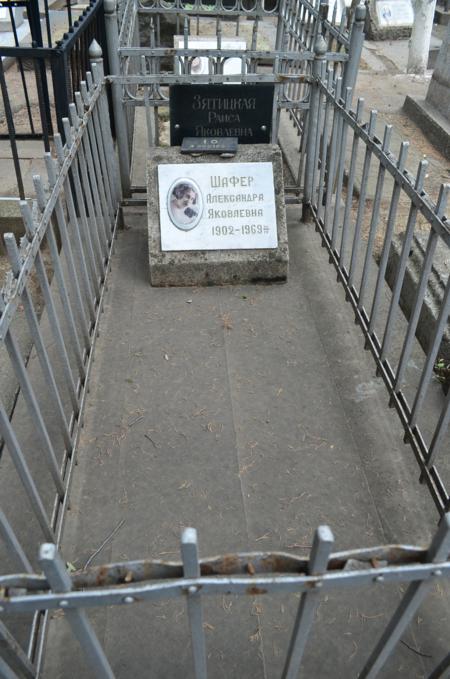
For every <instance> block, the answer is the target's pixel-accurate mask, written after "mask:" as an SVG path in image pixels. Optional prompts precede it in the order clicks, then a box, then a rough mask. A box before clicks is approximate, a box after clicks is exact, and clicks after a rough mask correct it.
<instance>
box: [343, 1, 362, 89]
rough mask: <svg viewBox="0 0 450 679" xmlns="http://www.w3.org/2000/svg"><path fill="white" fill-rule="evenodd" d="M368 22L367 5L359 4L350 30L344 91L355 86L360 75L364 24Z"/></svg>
mask: <svg viewBox="0 0 450 679" xmlns="http://www.w3.org/2000/svg"><path fill="white" fill-rule="evenodd" d="M365 22H366V6H365V5H357V6H356V9H355V15H354V17H353V23H352V30H351V32H350V47H349V49H348V61H347V63H346V64H345V66H344V75H343V78H342V87H343V89H342V91H343V92H345V90H346V88H347V87H351V88H352V91H353V90H354V88H355V84H356V78H357V77H358V69H359V63H360V61H361V52H362V48H363V45H364V24H365Z"/></svg>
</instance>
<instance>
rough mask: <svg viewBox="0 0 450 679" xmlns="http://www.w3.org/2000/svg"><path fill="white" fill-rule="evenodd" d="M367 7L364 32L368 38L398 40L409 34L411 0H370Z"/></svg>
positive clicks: (407, 36)
mask: <svg viewBox="0 0 450 679" xmlns="http://www.w3.org/2000/svg"><path fill="white" fill-rule="evenodd" d="M367 8H368V12H367V13H366V25H365V33H366V37H367V38H368V39H369V40H398V39H400V38H409V36H410V35H411V30H412V25H413V22H414V10H413V6H412V3H411V0H370V1H369V3H368V4H367Z"/></svg>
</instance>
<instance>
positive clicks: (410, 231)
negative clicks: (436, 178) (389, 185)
mask: <svg viewBox="0 0 450 679" xmlns="http://www.w3.org/2000/svg"><path fill="white" fill-rule="evenodd" d="M427 167H428V162H427V161H426V160H421V161H420V163H419V167H418V170H417V175H416V182H415V185H414V188H415V189H416V191H417V192H418V193H420V192H421V191H422V188H423V182H424V180H425V173H426V170H427ZM417 212H418V207H417V206H416V205H414V204H413V203H411V207H410V210H409V215H408V222H407V225H406V231H405V236H404V240H403V247H402V253H401V256H400V261H399V263H398V267H397V273H396V276H395V283H394V288H393V291H392V297H391V303H390V305H389V312H388V318H387V321H386V327H385V331H384V337H383V344H382V345H381V360H382V361H383V360H384V359H385V356H386V353H387V351H388V348H389V346H390V341H391V336H392V332H393V328H394V323H395V319H396V317H397V313H398V308H399V301H400V292H401V289H402V285H403V278H404V276H405V270H406V265H407V263H408V257H409V250H410V247H411V241H412V238H413V235H414V227H415V225H416V218H417Z"/></svg>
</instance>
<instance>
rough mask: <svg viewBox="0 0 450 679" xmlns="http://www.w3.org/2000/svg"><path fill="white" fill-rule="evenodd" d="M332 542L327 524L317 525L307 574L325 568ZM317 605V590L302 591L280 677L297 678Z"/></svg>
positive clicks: (321, 570) (321, 571) (285, 678)
mask: <svg viewBox="0 0 450 679" xmlns="http://www.w3.org/2000/svg"><path fill="white" fill-rule="evenodd" d="M333 544H334V537H333V533H332V532H331V530H330V529H329V528H328V526H319V527H318V528H317V530H316V532H315V534H314V541H313V546H312V549H311V556H310V559H309V566H308V574H309V575H322V573H324V572H325V571H326V570H327V564H328V559H329V556H330V553H331V549H332V547H333ZM318 605H319V596H318V592H317V591H316V592H314V591H311V592H308V593H303V594H302V596H301V599H300V604H299V607H298V611H297V616H296V619H295V622H294V629H293V632H292V636H291V640H290V643H289V649H288V652H287V656H286V664H285V666H284V670H283V674H282V679H297V678H298V675H299V672H300V665H301V662H302V658H303V653H304V650H305V646H306V642H307V640H308V635H309V632H310V630H311V627H312V625H313V622H314V616H315V613H316V610H317V607H318Z"/></svg>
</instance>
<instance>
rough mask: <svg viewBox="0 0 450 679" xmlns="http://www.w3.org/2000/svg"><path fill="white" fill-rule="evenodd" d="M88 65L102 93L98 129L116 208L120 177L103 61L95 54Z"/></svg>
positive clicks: (99, 101)
mask: <svg viewBox="0 0 450 679" xmlns="http://www.w3.org/2000/svg"><path fill="white" fill-rule="evenodd" d="M91 47H92V46H91ZM90 56H91V54H90ZM90 63H91V70H92V77H93V79H94V83H95V85H96V86H97V87H101V88H102V92H101V94H100V97H99V100H98V110H99V117H100V127H101V131H102V137H103V145H104V147H105V153H106V157H107V161H108V175H109V181H110V184H111V194H112V196H113V199H114V205H115V207H116V208H117V204H118V203H119V201H120V198H121V188H120V177H119V173H118V172H117V157H116V152H115V150H114V144H113V140H112V135H111V121H110V117H109V109H108V97H107V94H106V87H105V85H104V72H103V59H102V58H101V57H100V56H98V54H97V56H95V57H92V56H91V62H90Z"/></svg>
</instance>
